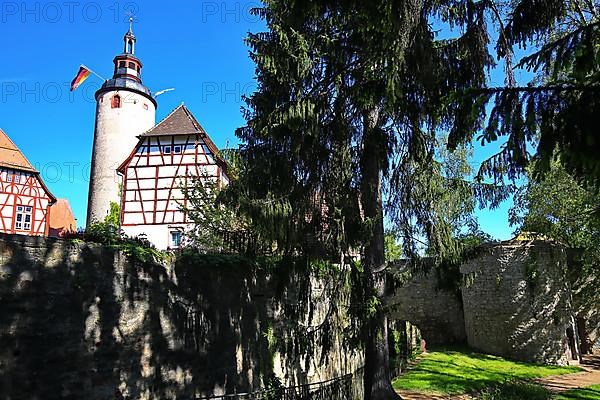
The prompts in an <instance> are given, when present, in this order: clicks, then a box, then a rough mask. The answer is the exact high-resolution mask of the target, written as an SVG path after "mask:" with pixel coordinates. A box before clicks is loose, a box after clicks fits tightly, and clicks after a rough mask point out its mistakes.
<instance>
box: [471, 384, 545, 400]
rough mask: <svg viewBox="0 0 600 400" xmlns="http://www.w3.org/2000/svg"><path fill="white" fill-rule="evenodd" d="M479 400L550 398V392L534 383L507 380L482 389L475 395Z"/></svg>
mask: <svg viewBox="0 0 600 400" xmlns="http://www.w3.org/2000/svg"><path fill="white" fill-rule="evenodd" d="M476 398H477V399H480V400H522V399H527V400H550V399H552V398H553V397H552V393H551V392H550V391H549V390H548V389H546V388H544V387H543V386H541V385H539V384H535V383H528V382H519V381H508V382H506V383H502V384H500V385H497V386H493V387H491V388H487V389H484V390H482V391H481V392H480V393H479V394H478V395H477V396H476Z"/></svg>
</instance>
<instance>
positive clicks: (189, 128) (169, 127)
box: [117, 103, 227, 171]
mask: <svg viewBox="0 0 600 400" xmlns="http://www.w3.org/2000/svg"><path fill="white" fill-rule="evenodd" d="M194 134H196V135H198V136H200V137H201V138H202V140H204V143H205V144H206V147H208V149H209V150H210V152H211V153H212V154H213V155H214V156H215V159H216V160H217V162H219V163H220V164H221V165H222V166H223V168H224V169H225V170H226V169H227V164H226V163H225V160H224V159H223V157H222V156H221V154H220V153H219V148H218V147H217V145H216V144H215V143H214V142H213V141H212V139H211V138H210V136H208V133H206V131H205V130H204V128H203V127H202V125H200V123H199V122H198V120H197V119H196V117H194V115H193V114H192V112H191V111H190V110H188V108H187V107H186V106H184V105H183V103H182V104H181V105H180V106H179V107H177V108H176V109H174V110H173V111H172V112H171V114H169V115H167V116H166V117H165V118H164V119H163V120H162V121H160V122H159V123H158V124H156V125H155V126H154V127H153V128H151V129H149V130H147V131H146V132H144V133H142V134H141V135H140V136H139V137H140V139H143V138H144V137H148V136H170V135H194ZM140 143H141V142H140ZM138 146H139V143H138ZM136 147H137V146H136ZM134 153H135V149H134V150H133V152H132V153H131V155H130V156H129V157H128V158H127V159H126V160H125V161H124V162H123V163H122V164H121V166H120V167H119V168H118V169H117V170H118V171H121V170H122V168H123V167H124V165H125V164H127V163H128V162H129V160H130V159H131V157H132V156H133V154H134Z"/></svg>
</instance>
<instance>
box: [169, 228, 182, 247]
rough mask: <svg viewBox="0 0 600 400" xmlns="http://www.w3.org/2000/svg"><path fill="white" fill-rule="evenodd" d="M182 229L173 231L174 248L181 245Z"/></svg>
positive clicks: (172, 245) (172, 242)
mask: <svg viewBox="0 0 600 400" xmlns="http://www.w3.org/2000/svg"><path fill="white" fill-rule="evenodd" d="M182 236H183V235H182V233H181V231H171V246H170V247H172V248H175V247H179V246H181V239H182Z"/></svg>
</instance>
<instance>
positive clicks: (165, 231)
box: [122, 224, 192, 250]
mask: <svg viewBox="0 0 600 400" xmlns="http://www.w3.org/2000/svg"><path fill="white" fill-rule="evenodd" d="M181 229H183V231H184V232H186V231H188V230H190V229H192V225H191V224H164V225H137V226H124V227H122V230H123V232H124V233H125V234H126V235H127V236H131V237H136V236H139V235H141V234H145V235H146V239H148V240H149V241H150V242H151V243H152V244H153V245H154V246H156V248H157V249H159V250H166V249H167V248H168V247H169V245H170V240H171V231H175V230H181ZM183 240H184V242H185V233H184V238H183Z"/></svg>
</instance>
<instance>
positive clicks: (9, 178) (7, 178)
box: [6, 172, 13, 182]
mask: <svg viewBox="0 0 600 400" xmlns="http://www.w3.org/2000/svg"><path fill="white" fill-rule="evenodd" d="M12 178H13V176H12V174H11V173H10V172H8V173H7V174H6V182H12Z"/></svg>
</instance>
